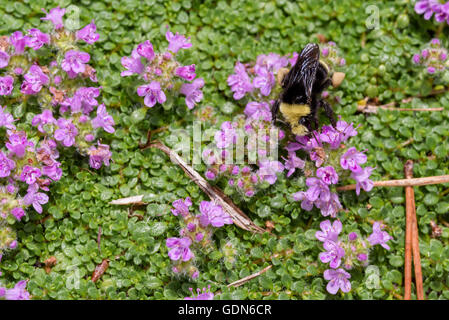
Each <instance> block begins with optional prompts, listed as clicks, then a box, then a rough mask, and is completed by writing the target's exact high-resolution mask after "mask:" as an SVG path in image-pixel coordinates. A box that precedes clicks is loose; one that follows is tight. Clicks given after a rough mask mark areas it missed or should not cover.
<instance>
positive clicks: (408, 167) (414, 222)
mask: <svg viewBox="0 0 449 320" xmlns="http://www.w3.org/2000/svg"><path fill="white" fill-rule="evenodd" d="M404 173H405V177H406V178H407V179H410V178H412V177H413V161H411V160H407V162H406V163H405V166H404ZM405 200H406V212H407V215H408V216H409V218H411V221H410V222H408V221H407V224H409V227H410V228H411V235H412V237H411V241H412V253H413V265H414V267H415V283H416V296H417V298H418V300H424V290H423V283H422V270H421V257H420V252H419V233H418V219H417V217H416V207H415V193H414V190H413V187H405ZM409 211H410V214H409ZM406 252H407V251H406Z"/></svg>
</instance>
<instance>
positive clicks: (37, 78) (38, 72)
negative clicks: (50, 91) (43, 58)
mask: <svg viewBox="0 0 449 320" xmlns="http://www.w3.org/2000/svg"><path fill="white" fill-rule="evenodd" d="M24 78H25V81H24V82H23V83H22V86H21V87H20V91H21V92H22V93H24V94H36V93H38V92H39V91H41V89H42V86H43V85H46V84H48V83H49V82H50V78H49V77H48V76H47V75H46V74H45V73H44V72H43V71H42V69H41V68H40V67H39V66H37V65H35V64H33V65H32V66H31V67H30V70H28V73H27V74H25V75H24Z"/></svg>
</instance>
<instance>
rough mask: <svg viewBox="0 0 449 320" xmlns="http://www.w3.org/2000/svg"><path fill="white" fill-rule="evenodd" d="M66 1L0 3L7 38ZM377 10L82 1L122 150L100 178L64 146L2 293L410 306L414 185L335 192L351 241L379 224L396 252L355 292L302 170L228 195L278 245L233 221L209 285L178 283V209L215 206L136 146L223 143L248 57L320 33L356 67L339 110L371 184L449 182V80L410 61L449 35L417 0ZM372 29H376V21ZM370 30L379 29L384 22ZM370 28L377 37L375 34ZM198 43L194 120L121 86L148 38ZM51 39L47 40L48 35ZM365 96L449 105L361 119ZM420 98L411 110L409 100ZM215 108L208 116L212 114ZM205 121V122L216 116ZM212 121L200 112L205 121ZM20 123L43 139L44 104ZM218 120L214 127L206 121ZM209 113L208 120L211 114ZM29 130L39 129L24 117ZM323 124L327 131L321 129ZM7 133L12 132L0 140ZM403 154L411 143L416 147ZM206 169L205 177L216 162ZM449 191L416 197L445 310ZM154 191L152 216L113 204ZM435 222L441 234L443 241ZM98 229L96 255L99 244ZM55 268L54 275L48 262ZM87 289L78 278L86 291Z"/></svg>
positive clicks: (203, 272) (181, 109)
mask: <svg viewBox="0 0 449 320" xmlns="http://www.w3.org/2000/svg"><path fill="white" fill-rule="evenodd" d="M71 4H72V3H71V2H70V1H42V0H37V1H15V2H12V1H4V0H1V1H0V14H1V15H2V17H3V19H2V21H1V22H0V34H5V35H6V34H7V35H9V34H11V33H12V32H13V31H16V30H23V31H25V30H28V29H30V28H34V27H38V28H40V29H41V30H42V31H44V32H45V31H50V30H51V27H52V26H51V24H50V23H48V24H45V23H43V22H42V21H41V20H40V18H41V17H43V16H44V14H43V13H42V11H41V8H46V9H47V10H49V9H51V8H53V7H56V6H57V5H59V6H60V7H64V8H68V7H69V6H70V5H71ZM369 4H370V5H373V7H375V8H377V9H378V13H379V16H378V17H379V20H378V25H376V19H374V18H373V16H372V13H373V12H374V11H372V10H374V9H373V7H372V8H371V9H372V10H367V7H368V4H366V2H365V1H361V0H352V1H346V0H345V1H323V0H320V1H315V0H313V1H312V0H311V1H301V2H290V1H284V0H279V1H204V2H202V1H190V0H183V1H170V2H168V1H156V0H152V1H151V0H150V1H145V2H141V1H137V0H128V1H89V0H86V1H80V2H79V3H76V4H73V5H75V6H76V9H73V10H75V11H76V10H79V18H80V21H81V22H80V25H81V26H84V25H86V24H88V23H90V22H91V20H92V19H95V23H96V26H97V31H98V33H99V34H100V39H99V40H98V41H97V42H96V43H95V45H94V46H92V48H90V49H89V50H90V51H89V53H90V55H91V62H92V61H93V62H94V66H95V67H96V70H97V78H98V84H99V85H100V86H101V87H102V93H101V98H102V102H103V103H104V104H105V106H106V107H107V110H108V112H109V114H110V115H112V117H113V119H114V122H115V126H114V127H115V132H114V133H112V134H110V133H107V132H101V133H99V137H100V138H101V139H102V141H103V142H104V143H108V144H109V145H110V150H111V152H112V157H111V164H110V165H109V166H102V167H101V168H100V169H98V170H94V169H92V168H90V166H89V162H88V161H87V159H86V158H85V157H83V156H81V155H79V154H78V153H77V152H76V150H75V149H74V148H62V149H60V158H59V159H58V160H59V161H60V162H61V169H62V172H63V174H62V177H61V179H60V180H59V181H55V182H53V183H52V187H51V189H50V191H49V192H48V196H49V201H48V203H47V204H45V205H44V206H43V207H44V210H43V213H42V214H39V213H37V212H35V211H33V210H27V215H26V216H25V217H23V218H22V220H21V221H20V222H16V221H14V220H12V221H10V223H11V227H12V228H14V230H15V231H16V233H17V239H18V246H17V248H16V249H14V250H8V251H7V252H5V253H4V255H3V258H2V261H1V263H0V270H1V272H2V281H3V285H6V286H7V287H9V288H10V287H12V286H14V284H15V283H17V282H18V281H19V280H23V279H26V280H29V281H28V283H27V290H28V292H29V293H30V294H31V296H32V297H33V298H34V299H182V298H184V297H185V296H189V295H190V291H189V288H194V289H196V288H203V287H207V286H209V285H210V286H211V288H210V290H211V292H215V293H218V294H216V295H215V299H398V297H399V296H400V295H402V294H403V262H404V237H405V196H404V190H403V189H402V188H374V189H373V190H372V191H370V192H364V191H362V192H361V193H360V195H359V196H357V195H356V193H355V192H354V191H346V192H341V193H339V196H340V202H341V204H342V206H343V209H344V211H342V212H340V213H339V219H340V221H342V223H343V224H344V225H345V231H346V232H347V233H349V232H357V233H358V234H361V235H365V236H367V235H369V234H370V233H371V232H372V223H373V221H382V222H383V223H384V224H385V225H386V226H387V227H386V231H388V233H389V234H390V235H391V236H392V237H393V239H392V240H390V241H389V246H390V247H391V248H390V250H389V251H386V250H384V249H383V248H381V247H380V246H377V247H375V248H374V249H372V251H371V252H370V256H369V266H368V267H367V268H365V269H360V270H358V269H354V270H352V271H351V284H352V290H351V291H350V292H349V293H342V292H341V291H340V292H338V293H337V294H336V295H332V294H329V293H328V292H327V291H326V284H327V281H325V280H324V279H323V272H324V271H325V270H326V269H327V268H328V267H327V266H326V265H325V264H324V263H322V262H321V261H320V260H319V259H318V255H319V253H320V252H321V251H322V248H321V246H320V245H319V242H318V241H317V240H316V238H315V233H316V231H318V230H320V226H319V225H320V222H321V221H323V220H324V219H323V217H322V216H321V214H320V212H319V210H318V209H313V210H312V211H305V210H303V209H301V206H300V203H299V202H297V201H295V200H294V199H293V197H292V195H293V194H294V193H295V192H298V191H300V190H304V189H305V188H306V185H305V178H304V177H303V176H302V175H301V173H300V172H296V173H295V174H294V175H292V176H291V177H289V178H287V177H286V175H285V173H282V174H280V175H279V176H278V178H277V181H276V183H275V184H273V185H267V186H266V187H265V189H264V190H263V192H261V193H258V194H256V195H255V196H254V197H252V198H251V199H243V198H242V197H241V196H240V195H239V194H237V193H232V190H229V188H227V187H226V185H225V184H218V185H219V186H220V187H221V188H223V189H224V190H225V191H226V192H227V193H228V194H229V195H230V197H231V198H232V200H233V201H234V203H236V204H237V205H238V206H239V207H240V208H241V209H242V210H243V211H244V212H245V213H247V215H248V216H249V217H250V218H251V219H252V220H253V221H254V222H255V223H256V224H257V225H259V226H262V227H265V226H266V222H267V221H270V223H271V224H272V225H273V229H272V232H271V234H270V233H264V234H252V233H250V232H248V231H245V230H242V229H240V228H238V227H237V226H236V225H227V226H225V227H222V228H220V229H217V230H216V231H215V233H214V237H213V239H214V242H215V249H214V250H212V251H210V252H208V253H207V254H204V255H203V256H202V257H201V259H199V260H198V268H199V270H200V274H199V277H198V278H197V279H196V280H191V279H189V278H186V277H180V276H177V275H175V274H173V272H172V269H171V267H172V265H171V261H170V258H169V257H168V255H167V250H168V249H167V247H166V242H165V241H166V239H167V238H168V237H177V236H178V233H179V218H178V217H176V216H174V215H173V214H172V213H171V210H170V209H171V208H172V205H171V204H172V202H173V201H175V200H177V199H179V198H186V197H190V198H191V199H192V202H193V207H194V208H195V210H198V205H199V203H200V202H201V201H203V200H207V201H209V198H208V197H207V196H206V195H205V194H204V193H203V192H202V191H201V190H200V189H199V187H198V186H197V185H196V184H195V183H194V182H192V181H191V180H190V179H189V178H188V177H187V176H186V175H185V174H184V172H183V171H182V170H181V169H180V168H179V167H178V166H176V165H174V164H173V163H171V162H170V161H169V158H168V157H167V156H166V155H165V154H164V153H162V152H161V151H160V150H157V149H154V148H146V149H144V150H142V149H140V148H139V145H145V144H146V143H147V142H148V141H147V139H148V135H147V131H148V130H149V129H150V130H156V129H158V128H161V127H167V129H166V130H164V131H160V132H158V133H157V134H156V135H155V138H157V139H158V140H160V141H162V142H164V143H165V144H166V145H167V146H169V147H170V146H175V144H176V143H177V141H175V140H173V136H172V135H171V134H170V132H172V131H174V130H186V132H190V131H191V130H192V123H193V121H194V120H196V119H198V118H200V117H201V118H202V119H203V120H202V126H203V131H205V132H207V131H208V130H209V131H210V132H215V131H216V130H217V129H219V127H220V124H221V123H222V122H223V121H229V120H231V119H232V118H233V117H234V116H235V115H237V114H239V113H242V111H243V110H244V107H245V103H244V102H243V101H235V100H234V99H233V98H232V96H233V94H232V92H231V90H230V88H229V86H228V84H227V78H228V76H229V75H230V74H232V73H233V72H234V66H235V63H236V61H241V62H250V61H255V59H256V57H257V56H258V55H259V54H267V53H270V52H274V53H278V54H281V55H285V54H289V53H292V52H294V51H296V52H298V51H300V50H301V49H302V47H303V46H304V45H305V44H306V43H308V42H318V41H319V39H318V38H317V34H321V35H324V36H325V38H326V39H327V40H330V41H334V42H335V43H337V45H338V47H339V48H340V50H341V52H342V55H343V56H344V58H345V60H346V69H345V73H346V78H345V80H344V81H343V83H342V85H341V86H340V87H339V88H337V89H334V90H332V93H331V94H332V95H333V97H337V98H336V99H333V101H332V105H333V107H334V110H335V112H336V113H337V114H339V115H341V116H342V119H344V120H345V121H346V122H348V123H350V122H353V123H354V124H356V125H360V127H359V128H358V132H359V133H358V135H357V136H355V137H352V138H351V145H352V146H355V147H356V148H357V149H358V150H365V149H367V150H368V151H367V152H366V155H367V165H369V166H371V167H373V168H375V170H374V171H373V173H372V176H371V179H373V180H388V179H401V178H403V177H404V173H403V165H404V163H405V161H406V160H407V159H412V160H414V161H415V168H414V175H415V177H424V176H433V175H443V174H448V173H449V169H448V168H449V159H448V152H449V143H448V141H447V137H448V135H449V125H448V124H449V109H448V107H447V106H448V103H449V101H448V99H449V94H448V93H447V92H443V93H438V94H433V93H432V90H438V89H441V88H442V86H444V85H445V84H448V83H449V79H448V76H447V74H446V75H445V74H444V73H443V74H442V75H440V76H439V77H433V76H429V73H428V72H427V71H426V70H425V68H424V69H423V68H421V67H420V66H417V65H416V64H415V63H414V62H413V55H414V54H416V53H419V52H420V50H421V49H422V48H423V47H425V46H426V44H428V43H429V42H430V40H431V39H433V38H439V39H440V41H441V43H442V46H443V47H447V46H449V41H448V33H449V29H448V27H447V26H445V28H442V27H441V26H442V25H443V26H444V25H445V24H444V23H443V24H440V23H438V22H436V21H434V20H424V19H423V17H422V16H420V15H418V14H416V12H415V10H414V3H413V2H412V1H400V0H398V1H389V2H385V1H377V2H376V1H372V2H370V3H369ZM367 19H371V20H369V21H368V22H367ZM373 21H374V22H373ZM367 23H368V24H370V23H374V24H375V27H374V28H372V29H369V28H367ZM167 25H168V26H169V28H170V30H171V31H172V32H179V33H180V34H184V35H186V36H190V37H191V42H192V45H193V46H192V48H190V49H189V50H184V51H181V52H179V53H178V55H177V59H178V60H179V61H182V63H183V64H184V65H190V64H195V65H196V74H197V76H198V77H201V78H203V79H204V82H205V84H204V87H203V88H202V91H203V100H202V101H201V102H199V103H198V104H197V105H196V106H195V108H193V109H192V110H189V109H188V108H187V107H186V105H185V102H184V98H183V97H181V96H180V97H178V98H177V99H174V100H173V101H171V102H170V103H167V104H164V105H160V104H157V105H155V106H154V107H153V108H150V109H148V108H145V107H144V105H143V99H142V98H141V97H139V96H138V95H137V94H136V80H135V79H133V78H132V77H121V76H120V73H121V72H122V71H123V70H124V68H123V66H122V64H121V58H122V57H123V56H130V55H131V53H132V50H133V49H134V48H135V46H136V45H137V44H139V43H142V42H143V41H145V40H150V41H151V43H152V44H153V46H154V47H155V48H159V47H165V46H166V39H165V33H166V26H167ZM46 28H47V29H46ZM365 97H369V98H371V99H375V98H376V99H377V101H378V103H379V104H387V103H390V102H392V101H396V102H397V104H396V106H397V107H416V108H418V107H423V106H427V107H444V110H443V111H440V112H416V113H413V112H398V111H391V110H379V111H378V112H377V113H376V114H364V113H360V112H358V109H357V107H358V105H359V104H360V101H361V100H363V99H364V98H365ZM409 97H414V98H413V99H408V100H406V101H407V102H405V103H404V102H402V100H403V99H407V98H409ZM207 106H210V107H211V108H210V109H205V108H206V107H207ZM204 110H205V111H204ZM202 111H204V112H203V113H202ZM9 112H11V113H12V114H13V116H14V117H15V118H19V119H20V120H18V121H17V122H16V123H15V124H16V126H18V127H19V128H21V129H22V130H25V131H27V133H28V132H29V135H32V133H34V134H37V131H36V130H35V128H32V126H31V125H30V121H28V120H29V119H32V118H33V117H34V116H35V115H36V114H38V113H40V111H39V109H38V108H36V107H35V106H28V105H26V106H24V107H23V108H17V109H14V110H11V109H9ZM208 112H210V113H211V115H209V116H207V113H208ZM204 114H206V116H204ZM27 119H28V120H27ZM322 122H323V123H327V119H326V118H325V117H322ZM2 134H4V135H5V132H4V131H2ZM405 142H406V143H405ZM194 168H195V169H196V170H197V171H198V172H199V173H201V174H203V175H204V174H205V172H206V170H207V167H206V165H204V164H201V165H195V166H194ZM448 188H449V185H447V184H441V185H433V186H425V187H419V188H415V198H416V208H417V216H418V222H419V224H418V226H419V230H420V234H419V236H420V237H419V239H420V248H421V259H422V260H421V262H422V269H423V280H424V292H425V294H426V296H427V298H428V299H448V298H449V275H448V274H449V273H448V271H449V259H448V258H449V247H448V246H447V244H448V238H449V228H448V227H447V225H445V222H446V221H449V198H448V197H449V195H448V194H449V192H447V191H446V190H448ZM139 194H144V195H145V197H144V200H145V201H146V202H148V203H149V204H148V205H145V206H135V207H132V208H130V207H121V206H113V205H110V204H109V202H110V201H111V200H113V199H117V198H123V197H128V196H133V195H139ZM431 221H434V222H435V223H437V224H438V225H439V227H440V228H441V230H442V232H441V234H440V235H438V236H435V233H433V231H432V230H433V228H432V226H431ZM99 228H101V234H102V235H101V241H100V250H99V249H98V241H97V239H98V234H99ZM51 256H54V257H55V258H56V260H57V263H56V264H55V265H54V266H53V267H52V269H51V272H49V273H47V272H46V271H45V269H44V266H43V264H44V261H45V260H46V259H48V258H49V257H51ZM103 259H110V263H109V267H108V269H107V270H106V272H105V273H104V274H103V275H102V276H101V278H100V279H99V280H98V281H96V282H93V281H91V275H92V273H93V272H94V270H95V268H96V266H97V265H99V264H101V263H102V261H103ZM270 264H272V265H273V267H272V268H271V269H270V270H268V271H267V272H265V273H264V274H262V275H260V276H259V277H257V278H255V279H254V280H252V281H250V282H248V283H246V284H244V285H243V286H240V287H238V288H227V285H228V284H229V283H231V282H233V281H236V280H238V279H240V278H243V277H245V276H248V275H250V274H252V273H254V272H257V271H259V270H261V269H263V268H264V267H267V266H268V265H270ZM76 279H78V280H79V282H76V281H75V280H76Z"/></svg>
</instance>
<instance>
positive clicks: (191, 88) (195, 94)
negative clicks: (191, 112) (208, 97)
mask: <svg viewBox="0 0 449 320" xmlns="http://www.w3.org/2000/svg"><path fill="white" fill-rule="evenodd" d="M203 86H204V80H203V78H197V79H195V80H194V81H193V82H192V83H184V84H183V85H182V86H181V89H180V90H179V92H181V93H182V94H183V95H185V96H186V105H187V108H189V109H193V107H195V104H196V103H198V102H200V101H201V100H202V99H203V92H202V91H201V90H200V89H201V88H202V87H203Z"/></svg>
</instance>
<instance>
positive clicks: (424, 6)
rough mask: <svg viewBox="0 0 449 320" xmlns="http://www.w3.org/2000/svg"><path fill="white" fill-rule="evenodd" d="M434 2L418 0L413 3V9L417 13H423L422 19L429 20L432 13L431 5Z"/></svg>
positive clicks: (432, 0)
mask: <svg viewBox="0 0 449 320" xmlns="http://www.w3.org/2000/svg"><path fill="white" fill-rule="evenodd" d="M435 3H436V1H435V0H423V1H418V2H417V3H416V4H415V11H416V13H417V14H423V13H424V19H426V20H429V19H430V18H431V17H432V15H433V12H434V11H433V10H432V6H433V5H434V4H435Z"/></svg>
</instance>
